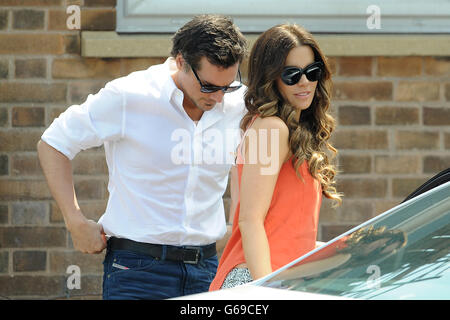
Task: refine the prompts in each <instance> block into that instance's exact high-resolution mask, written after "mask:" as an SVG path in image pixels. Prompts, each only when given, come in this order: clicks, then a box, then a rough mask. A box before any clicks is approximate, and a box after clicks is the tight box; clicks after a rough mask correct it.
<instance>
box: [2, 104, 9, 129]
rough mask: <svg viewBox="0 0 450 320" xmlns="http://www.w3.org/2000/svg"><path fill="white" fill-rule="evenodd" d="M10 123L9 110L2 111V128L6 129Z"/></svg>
mask: <svg viewBox="0 0 450 320" xmlns="http://www.w3.org/2000/svg"><path fill="white" fill-rule="evenodd" d="M8 123H9V112H8V109H6V108H2V109H0V127H6V126H7V125H8Z"/></svg>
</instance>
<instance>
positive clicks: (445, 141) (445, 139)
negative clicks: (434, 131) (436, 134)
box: [444, 133, 450, 149]
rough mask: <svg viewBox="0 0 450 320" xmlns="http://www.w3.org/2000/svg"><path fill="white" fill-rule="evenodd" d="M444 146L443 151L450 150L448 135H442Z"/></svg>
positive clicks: (449, 136)
mask: <svg viewBox="0 0 450 320" xmlns="http://www.w3.org/2000/svg"><path fill="white" fill-rule="evenodd" d="M444 146H445V149H450V133H444Z"/></svg>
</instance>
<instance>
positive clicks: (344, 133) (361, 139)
mask: <svg viewBox="0 0 450 320" xmlns="http://www.w3.org/2000/svg"><path fill="white" fill-rule="evenodd" d="M333 140H334V144H335V147H336V148H337V149H363V150H367V149H370V150H375V149H387V148H388V138H387V132H386V131H379V130H341V131H337V132H336V133H335V135H334V138H333Z"/></svg>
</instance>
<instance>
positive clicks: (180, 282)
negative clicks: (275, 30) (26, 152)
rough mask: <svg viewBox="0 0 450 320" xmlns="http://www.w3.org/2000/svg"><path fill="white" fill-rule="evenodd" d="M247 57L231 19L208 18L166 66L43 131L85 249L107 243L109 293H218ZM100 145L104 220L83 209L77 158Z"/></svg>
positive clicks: (50, 167) (190, 28) (180, 37)
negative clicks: (75, 175)
mask: <svg viewBox="0 0 450 320" xmlns="http://www.w3.org/2000/svg"><path fill="white" fill-rule="evenodd" d="M245 55H246V40H245V38H244V37H243V35H242V34H241V33H240V31H239V30H238V28H237V27H236V26H235V25H234V24H233V23H232V21H231V20H230V19H228V18H226V17H223V16H217V15H201V16H197V17H195V18H194V19H193V20H191V21H190V22H188V23H187V24H186V25H184V26H183V27H182V28H180V30H178V31H177V32H176V33H175V35H174V37H173V48H172V52H171V57H170V58H169V59H168V60H167V61H166V62H165V63H164V64H161V65H156V66H152V67H150V68H148V69H147V70H142V71H138V72H133V73H131V74H130V75H128V76H126V77H123V78H119V79H115V80H113V81H111V82H109V83H107V84H106V86H105V87H104V88H103V89H101V90H100V91H99V92H98V93H97V94H95V95H89V96H88V98H87V100H86V101H85V102H84V103H83V104H81V105H73V106H71V107H69V108H68V109H67V110H66V111H65V112H64V113H62V114H61V115H60V116H59V117H58V118H57V119H55V120H54V122H53V123H52V124H51V125H50V127H49V128H48V129H47V130H46V131H45V132H44V134H43V135H42V137H41V140H40V141H39V143H38V154H39V159H40V162H41V166H42V168H43V171H44V174H45V177H46V179H47V182H48V184H49V188H50V191H51V193H52V195H53V197H54V198H55V200H56V202H57V203H58V206H59V207H60V209H61V212H62V214H63V216H64V221H65V224H66V227H67V229H68V230H69V231H70V233H71V237H72V240H73V244H74V247H75V249H77V250H79V251H81V252H84V253H100V252H102V251H103V249H105V248H107V252H106V256H105V261H104V277H103V298H104V299H164V298H170V297H175V296H180V295H186V294H193V293H197V292H202V291H207V290H208V288H209V284H210V282H211V281H212V279H213V278H214V276H215V272H216V269H217V255H216V248H215V242H216V241H217V240H218V239H220V238H222V237H223V236H224V234H225V232H226V223H225V216H224V208H223V202H222V196H223V193H224V191H225V189H226V186H227V181H228V173H229V169H230V167H231V165H232V162H233V160H234V157H233V152H234V150H235V148H236V146H237V144H238V143H239V122H240V120H241V119H242V116H243V115H244V113H245V107H244V102H243V95H244V91H245V87H244V86H243V85H242V83H241V82H240V80H241V79H240V72H239V65H240V63H241V62H242V60H243V58H244V57H245ZM237 79H239V80H237ZM236 80H237V81H236ZM100 145H104V148H105V154H106V160H107V164H108V169H109V183H108V190H109V199H108V205H107V208H106V211H105V213H104V214H103V215H102V217H101V218H100V220H99V221H98V223H97V222H95V221H92V220H88V219H86V218H85V216H84V214H83V213H82V212H81V210H80V208H79V206H78V203H77V198H76V194H75V191H74V187H73V179H72V167H71V160H72V159H73V158H74V157H75V156H76V154H77V153H78V152H80V151H81V150H85V149H88V148H91V147H95V146H100ZM107 238H108V240H106V239H107Z"/></svg>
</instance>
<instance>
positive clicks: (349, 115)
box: [339, 106, 370, 125]
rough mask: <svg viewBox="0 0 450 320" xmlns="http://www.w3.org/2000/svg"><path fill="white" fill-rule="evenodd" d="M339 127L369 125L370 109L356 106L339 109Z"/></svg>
mask: <svg viewBox="0 0 450 320" xmlns="http://www.w3.org/2000/svg"><path fill="white" fill-rule="evenodd" d="M339 124H340V125H365V124H370V108H369V107H358V106H341V107H339Z"/></svg>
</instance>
